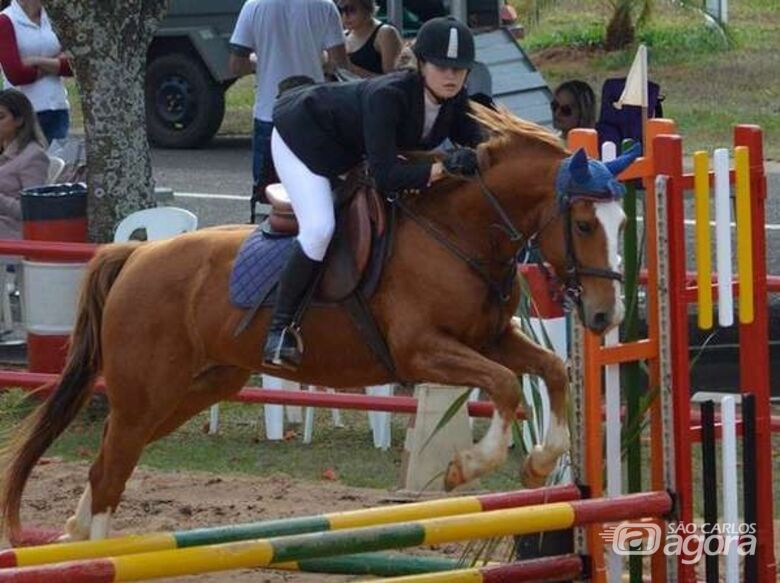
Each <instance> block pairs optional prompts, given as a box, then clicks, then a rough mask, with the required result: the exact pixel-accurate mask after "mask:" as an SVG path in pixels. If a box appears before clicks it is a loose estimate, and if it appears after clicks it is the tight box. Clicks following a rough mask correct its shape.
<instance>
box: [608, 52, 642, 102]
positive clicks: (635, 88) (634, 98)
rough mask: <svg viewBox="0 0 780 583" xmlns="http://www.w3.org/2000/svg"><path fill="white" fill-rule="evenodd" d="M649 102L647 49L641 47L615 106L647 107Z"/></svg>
mask: <svg viewBox="0 0 780 583" xmlns="http://www.w3.org/2000/svg"><path fill="white" fill-rule="evenodd" d="M647 101H648V99H647V47H646V46H645V45H639V48H638V49H637V51H636V56H635V57H634V62H633V63H632V64H631V70H630V71H629V72H628V77H627V78H626V86H625V88H624V89H623V93H622V94H621V96H620V99H618V100H617V101H616V102H615V103H614V104H613V105H614V106H615V108H616V109H622V108H623V106H624V105H639V106H640V107H647V106H648V103H647Z"/></svg>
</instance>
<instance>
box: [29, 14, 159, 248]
mask: <svg viewBox="0 0 780 583" xmlns="http://www.w3.org/2000/svg"><path fill="white" fill-rule="evenodd" d="M168 2H169V0H91V1H90V0H45V2H44V4H45V7H46V11H47V12H48V14H49V16H50V17H51V19H52V22H53V23H54V26H55V28H56V30H57V34H58V36H59V39H60V43H61V44H62V46H63V47H64V48H65V50H66V51H67V52H68V54H69V55H70V56H71V65H72V67H73V69H74V72H75V75H76V81H77V83H78V87H79V93H80V96H81V107H82V110H83V112H84V129H85V134H86V153H87V182H88V187H89V194H88V209H89V210H88V213H89V237H90V240H92V241H94V242H97V243H103V242H109V241H111V240H112V237H113V231H114V227H115V225H116V223H117V222H118V221H119V220H121V219H122V218H124V217H125V216H127V215H128V214H130V213H132V212H134V211H136V210H139V209H142V208H147V207H150V206H153V205H154V201H153V193H154V180H153V178H152V163H151V157H150V154H149V142H148V140H147V137H146V117H145V112H144V77H145V69H146V52H147V50H148V48H149V44H150V43H151V41H152V37H153V35H154V31H155V30H156V29H157V25H158V24H159V22H160V20H161V19H162V18H163V16H164V15H165V13H166V11H167V9H168Z"/></svg>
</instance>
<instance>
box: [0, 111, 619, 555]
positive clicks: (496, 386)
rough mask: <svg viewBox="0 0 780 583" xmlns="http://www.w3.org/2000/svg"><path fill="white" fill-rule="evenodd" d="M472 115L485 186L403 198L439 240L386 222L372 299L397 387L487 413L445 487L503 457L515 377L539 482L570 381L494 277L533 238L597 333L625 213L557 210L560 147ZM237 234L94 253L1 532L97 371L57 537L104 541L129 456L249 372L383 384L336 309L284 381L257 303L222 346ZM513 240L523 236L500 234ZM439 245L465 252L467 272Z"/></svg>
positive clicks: (232, 316)
mask: <svg viewBox="0 0 780 583" xmlns="http://www.w3.org/2000/svg"><path fill="white" fill-rule="evenodd" d="M478 118H479V120H480V121H481V122H482V123H483V125H484V126H485V127H486V128H487V129H488V130H490V132H491V136H492V137H491V138H490V139H489V140H488V141H487V142H485V143H484V144H483V145H481V146H480V148H479V157H480V168H481V177H482V181H480V180H468V179H459V178H450V179H445V180H442V181H440V182H439V183H437V184H436V185H435V186H434V187H433V188H431V189H430V190H429V191H428V192H427V193H426V194H425V195H424V196H423V195H421V196H417V197H414V198H413V199H406V205H407V207H408V208H409V209H411V210H412V211H413V212H414V214H415V215H416V216H417V217H418V219H419V218H420V217H421V218H423V219H424V220H425V221H427V223H426V224H428V225H435V228H436V230H437V232H438V233H439V234H440V235H442V236H444V237H446V240H447V242H448V243H447V244H443V243H442V241H441V240H437V239H435V238H434V237H432V236H431V234H430V233H429V232H428V231H427V230H426V228H424V227H423V226H421V223H420V222H418V221H415V220H411V218H410V216H409V215H406V214H401V215H400V217H399V221H398V224H397V230H396V232H395V239H394V242H393V249H392V253H391V255H390V258H389V260H388V263H387V264H386V266H385V269H384V272H383V274H382V278H381V281H380V282H379V285H378V287H377V289H376V291H375V293H374V295H373V296H372V297H371V298H370V300H369V305H370V310H371V312H372V313H373V316H374V318H375V320H376V323H377V325H378V327H379V329H380V330H381V331H382V333H383V334H384V337H385V340H386V343H387V346H388V348H389V351H390V355H391V356H392V359H393V362H394V364H395V368H396V370H397V373H398V375H399V376H400V377H401V378H403V379H405V380H408V381H413V382H429V383H438V384H444V385H467V386H473V387H480V388H482V389H483V390H485V391H486V392H487V394H488V395H489V396H490V398H491V399H492V400H493V402H494V403H495V407H496V410H495V414H494V416H493V418H492V421H491V424H490V428H489V430H488V432H487V434H486V435H485V437H484V438H483V439H482V440H481V441H480V442H479V443H478V444H476V445H474V446H473V447H471V448H469V449H466V450H464V451H460V452H457V453H456V454H455V456H454V459H453V460H452V461H451V462H450V464H449V467H448V468H447V473H446V480H445V481H446V484H447V486H448V487H450V488H451V487H454V486H457V485H459V484H462V483H464V482H467V481H469V480H472V479H474V478H476V477H477V476H480V475H481V474H484V473H485V472H488V471H491V470H493V469H495V468H496V467H497V466H499V465H500V464H501V463H503V462H504V460H505V459H506V456H507V447H508V444H509V439H510V433H511V427H510V424H511V423H512V421H513V419H514V418H515V414H516V411H517V408H518V405H519V399H520V392H519V384H518V376H519V375H523V374H527V373H530V374H534V375H539V376H541V377H542V378H543V379H544V381H545V382H546V384H547V387H548V390H549V394H550V402H551V409H552V422H551V424H550V428H549V431H548V433H547V435H546V437H545V441H544V444H543V446H537V447H536V449H535V450H534V451H533V452H532V453H531V454H530V456H529V457H528V458H527V459H526V461H525V464H524V468H523V474H524V479H525V482H526V484H530V485H541V484H543V482H544V480H545V477H546V476H547V475H548V474H549V473H550V472H551V471H552V469H553V468H554V466H555V463H556V461H557V459H558V457H559V456H560V455H561V454H562V453H564V452H565V451H567V450H568V447H569V441H570V439H569V431H568V425H567V423H566V386H567V373H566V367H565V365H564V363H563V362H562V361H561V359H560V358H558V357H557V356H556V355H555V354H553V353H552V352H550V351H548V350H546V349H545V348H543V347H540V346H538V345H536V344H535V343H534V342H532V341H531V340H530V339H529V338H528V337H527V336H526V335H525V334H524V333H523V332H522V331H521V330H520V328H519V326H518V324H517V321H516V320H513V318H512V316H513V314H514V313H515V310H516V308H517V305H518V302H519V299H520V286H519V284H518V283H517V281H516V280H514V281H512V280H511V279H509V278H508V274H509V273H512V272H514V270H515V269H516V266H515V257H516V256H517V253H518V250H519V248H520V246H521V245H522V244H523V243H524V241H527V240H529V239H533V240H534V241H535V242H536V244H537V245H538V248H539V250H540V252H541V253H542V254H543V256H544V257H545V259H546V260H547V262H549V264H550V265H551V266H552V268H553V270H554V271H555V273H556V274H557V276H558V277H560V278H561V279H566V280H568V281H570V280H571V278H572V277H573V276H574V277H575V278H576V279H577V280H578V281H577V282H576V287H577V289H578V291H579V305H580V310H579V312H580V317H581V318H582V319H583V321H584V323H585V325H586V326H587V327H588V328H590V329H592V330H594V331H597V332H598V333H603V332H605V331H606V330H607V329H608V328H611V327H612V326H614V325H616V324H618V323H619V321H620V320H621V318H622V314H623V303H622V299H621V295H620V294H621V289H620V282H619V281H618V280H619V279H620V277H619V274H617V273H616V271H617V270H618V269H619V257H618V255H617V241H618V236H619V231H620V228H621V227H622V223H623V220H624V215H623V211H622V209H621V207H620V205H619V204H618V203H617V202H616V201H615V200H614V198H608V199H598V198H589V197H587V196H585V197H578V198H573V199H571V200H570V201H568V203H567V204H566V205H562V204H561V196H560V193H556V179H557V178H558V177H559V174H558V171H559V167H562V162H564V161H565V160H567V156H568V152H567V151H566V150H565V149H564V148H563V147H562V146H561V145H560V144H559V141H558V139H557V138H556V137H555V136H553V135H552V134H550V133H549V132H547V130H545V129H544V128H541V127H539V126H536V125H534V124H531V123H529V122H524V121H522V120H520V119H518V118H516V117H514V116H512V115H511V114H509V113H507V112H505V111H502V112H492V111H488V110H482V109H480V112H479V114H478ZM571 159H572V158H569V161H570V162H571ZM583 159H584V157H583ZM594 163H595V164H601V163H600V162H594V161H591V162H590V164H594ZM602 166H603V165H602ZM585 172H587V161H586V168H585ZM612 173H613V174H614V173H615V170H612ZM583 183H584V182H583ZM491 196H493V197H494V198H493V202H492V203H491V201H490V200H489V199H490V197H491ZM497 226H500V228H496V227H497ZM252 229H253V227H251V226H241V227H239V226H236V227H222V228H214V229H204V230H201V231H197V232H194V233H188V234H183V235H180V236H178V237H175V238H173V239H170V240H167V241H159V242H147V243H141V244H133V243H128V244H112V245H105V246H104V247H102V248H101V249H100V250H99V251H98V252H97V254H96V255H95V257H94V258H93V259H92V261H91V262H90V264H89V266H88V268H87V274H86V277H85V281H84V284H83V289H82V293H81V298H80V301H79V306H78V314H77V321H76V325H75V328H74V331H73V335H72V338H71V345H70V349H69V354H68V360H67V364H66V366H65V369H64V371H63V374H62V376H61V378H60V380H59V381H58V383H57V385H56V389H55V390H54V391H53V392H52V394H51V395H50V396H49V397H48V398H47V400H46V401H45V402H44V403H43V404H42V405H41V406H40V407H39V409H37V410H36V412H34V413H33V414H32V415H31V416H30V418H28V419H27V420H25V422H24V424H23V425H22V426H21V427H20V428H19V429H18V431H17V433H16V439H15V440H14V441H13V442H12V443H11V444H9V445H8V446H6V448H5V451H4V453H5V459H4V462H5V463H4V464H3V468H4V470H3V471H4V473H5V476H4V479H3V484H2V493H1V494H0V496H1V498H0V509H1V510H2V513H3V527H4V529H5V531H6V532H8V533H10V534H12V535H13V534H14V533H16V532H18V529H19V528H20V517H19V511H20V505H21V497H22V491H23V488H24V485H25V483H26V481H27V479H28V478H29V476H30V473H31V471H32V469H33V467H34V466H35V464H36V463H37V461H38V460H39V459H40V457H41V456H42V455H43V454H44V452H45V451H46V449H47V448H48V447H49V446H50V445H51V444H52V442H53V441H54V440H55V439H56V438H57V436H59V435H60V434H61V433H62V432H63V431H64V430H65V428H66V427H67V426H68V425H69V424H70V423H71V422H72V421H73V419H74V417H75V416H76V415H77V413H78V412H79V410H80V409H81V408H82V406H83V405H84V404H85V403H86V402H87V400H88V399H89V397H90V395H91V393H92V390H93V385H94V383H95V381H96V379H97V377H98V375H100V374H102V376H103V378H104V379H105V384H106V395H107V398H108V401H109V406H110V409H109V415H108V417H107V419H106V421H105V427H104V431H103V440H102V444H101V447H100V451H99V453H98V455H97V458H96V459H95V461H94V463H93V464H92V467H91V468H90V471H89V481H88V483H87V485H86V487H85V490H84V493H83V495H82V497H81V499H80V501H79V503H78V507H77V509H76V511H75V513H74V515H73V516H72V517H71V518H70V519H68V521H67V523H66V526H65V535H63V537H62V538H63V539H64V540H76V539H86V538H92V539H98V538H103V537H105V536H107V534H108V531H109V521H110V517H111V514H112V513H113V512H114V511H115V510H116V508H117V505H118V504H119V501H120V497H121V495H122V492H123V490H124V488H125V482H126V481H127V479H128V478H129V477H130V475H131V473H132V472H133V469H134V468H135V466H136V463H137V462H138V459H139V457H140V455H141V452H142V451H143V449H144V447H145V446H146V445H147V444H149V443H151V442H153V441H155V440H157V439H160V438H161V437H163V436H165V435H167V434H169V433H170V432H172V431H173V430H174V429H176V428H177V427H179V426H180V425H181V424H182V423H184V422H185V421H187V420H188V419H190V418H191V417H192V416H193V415H195V414H196V413H198V412H199V411H202V410H203V409H205V408H207V407H209V406H210V405H212V404H214V403H217V402H219V401H222V400H225V399H228V398H229V397H230V396H231V395H233V394H234V393H236V392H238V391H239V390H240V389H241V388H242V387H243V386H244V384H245V382H246V381H247V379H248V378H249V376H250V374H251V373H252V372H254V371H260V372H264V373H271V374H274V375H277V376H282V377H285V378H288V379H291V380H294V381H298V382H301V383H311V384H317V385H325V386H330V387H336V388H339V387H355V386H366V385H376V384H382V383H387V382H392V381H393V380H395V379H392V378H390V374H389V373H388V370H387V369H386V368H385V367H383V366H382V364H380V362H379V361H378V360H377V359H376V358H375V356H374V354H373V352H372V351H371V349H370V348H369V346H368V345H367V344H366V342H365V341H364V339H363V337H362V336H361V335H360V334H359V333H358V331H357V330H356V329H355V328H354V326H353V324H352V321H351V320H350V318H349V316H348V315H347V314H346V313H345V311H344V310H342V309H340V308H338V307H328V306H316V305H315V306H312V307H310V308H309V310H308V312H307V314H306V316H305V318H304V320H303V325H302V334H303V337H304V339H305V344H306V351H305V353H304V356H303V361H302V363H301V367H300V368H299V369H298V370H297V371H296V372H290V371H280V370H277V369H269V368H266V367H264V366H263V363H262V350H261V348H262V342H263V338H264V336H265V331H266V325H267V324H268V320H269V316H270V313H269V312H270V310H268V309H262V310H260V311H259V312H258V314H257V315H256V317H255V319H254V321H253V322H252V324H251V325H250V327H249V328H247V329H246V330H245V331H244V332H243V333H241V334H240V335H238V336H237V337H236V336H235V335H234V332H235V330H236V327H237V325H238V324H239V322H240V321H241V319H242V316H243V312H242V311H241V310H239V309H237V308H236V307H234V306H233V305H231V303H230V301H229V299H228V281H229V277H230V273H231V267H232V265H233V262H234V258H235V257H236V253H237V252H238V249H239V247H240V246H241V243H242V241H244V239H245V238H246V237H247V236H248V234H249V233H250V232H251V230H252ZM513 230H514V232H515V233H517V232H519V233H522V235H523V237H522V240H521V239H520V238H518V237H510V236H508V234H507V231H513ZM452 247H457V249H459V250H460V251H461V252H462V253H463V254H467V255H469V256H470V257H472V258H474V259H475V260H478V262H479V263H478V265H479V266H480V267H479V269H477V268H475V267H474V265H469V264H468V263H467V262H465V261H463V259H462V258H461V257H457V256H456V254H453V252H452ZM572 261H573V263H572ZM478 272H481V275H480V274H479V273H478ZM605 274H607V275H605ZM501 281H510V283H511V284H510V285H509V286H508V288H507V291H508V293H507V294H506V295H505V296H504V297H498V295H499V294H496V293H495V290H496V285H495V284H496V282H501Z"/></svg>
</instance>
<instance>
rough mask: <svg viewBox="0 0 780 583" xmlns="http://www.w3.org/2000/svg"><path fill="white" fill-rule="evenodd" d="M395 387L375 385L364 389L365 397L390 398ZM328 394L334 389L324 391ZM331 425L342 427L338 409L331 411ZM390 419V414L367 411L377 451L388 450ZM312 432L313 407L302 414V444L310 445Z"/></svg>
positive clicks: (317, 388) (318, 388) (311, 388)
mask: <svg viewBox="0 0 780 583" xmlns="http://www.w3.org/2000/svg"><path fill="white" fill-rule="evenodd" d="M394 389H395V385H392V384H390V385H376V386H370V387H366V389H365V390H366V395H370V396H377V397H392V396H393V391H394ZM309 390H310V391H315V390H323V387H315V386H310V387H309ZM324 390H325V391H327V392H328V393H335V392H336V391H335V390H334V389H324ZM331 415H332V417H333V425H334V426H335V427H344V424H343V423H342V422H341V415H340V413H339V410H338V409H331ZM391 417H392V413H388V412H385V411H368V423H369V425H370V426H371V433H372V434H373V436H374V447H376V448H377V449H382V450H388V449H390V446H391V445H392V444H391V431H390V429H391ZM313 432H314V407H306V409H305V413H304V426H303V443H311V439H312V434H313Z"/></svg>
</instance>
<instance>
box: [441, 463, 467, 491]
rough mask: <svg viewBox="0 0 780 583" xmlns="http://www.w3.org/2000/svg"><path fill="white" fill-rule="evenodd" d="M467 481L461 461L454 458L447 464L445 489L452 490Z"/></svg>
mask: <svg viewBox="0 0 780 583" xmlns="http://www.w3.org/2000/svg"><path fill="white" fill-rule="evenodd" d="M465 481H466V479H465V478H464V477H463V469H462V468H461V465H460V462H459V461H458V460H457V459H454V460H452V461H451V462H450V463H449V465H448V466H447V471H446V472H445V474H444V489H445V490H446V491H447V492H451V491H452V490H454V489H455V488H457V487H458V486H460V485H461V484H462V483H464V482H465Z"/></svg>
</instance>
